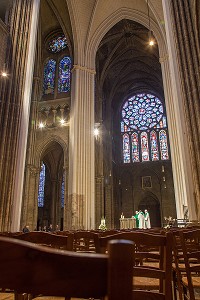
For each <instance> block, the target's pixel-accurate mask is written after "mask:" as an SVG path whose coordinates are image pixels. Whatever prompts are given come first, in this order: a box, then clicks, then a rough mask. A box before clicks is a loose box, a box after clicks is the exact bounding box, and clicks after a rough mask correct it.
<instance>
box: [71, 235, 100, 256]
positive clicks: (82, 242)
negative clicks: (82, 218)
mask: <svg viewBox="0 0 200 300" xmlns="http://www.w3.org/2000/svg"><path fill="white" fill-rule="evenodd" d="M98 241H99V234H98V233H95V232H91V231H76V232H74V251H76V252H99V248H98V245H99V242H98Z"/></svg>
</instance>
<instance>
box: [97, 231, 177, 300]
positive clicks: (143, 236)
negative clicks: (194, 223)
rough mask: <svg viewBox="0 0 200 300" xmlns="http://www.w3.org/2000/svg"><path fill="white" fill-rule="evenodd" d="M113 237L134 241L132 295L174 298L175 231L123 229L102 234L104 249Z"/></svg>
mask: <svg viewBox="0 0 200 300" xmlns="http://www.w3.org/2000/svg"><path fill="white" fill-rule="evenodd" d="M112 239H126V240H130V241H133V242H134V245H135V247H134V253H133V254H132V255H134V266H133V299H137V300H140V299H162V300H171V299H172V234H171V233H167V234H165V235H164V234H160V235H159V234H149V233H146V232H137V231H133V232H123V233H119V234H115V235H112V236H107V237H100V238H99V247H100V250H101V253H103V252H106V249H107V245H108V242H109V241H110V240H112Z"/></svg>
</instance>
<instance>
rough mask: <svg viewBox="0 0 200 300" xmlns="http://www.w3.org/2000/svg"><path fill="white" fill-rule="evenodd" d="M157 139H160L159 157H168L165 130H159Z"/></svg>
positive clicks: (165, 158)
mask: <svg viewBox="0 0 200 300" xmlns="http://www.w3.org/2000/svg"><path fill="white" fill-rule="evenodd" d="M159 141H160V153H161V159H162V160H167V159H169V151H168V143H167V133H166V131H165V130H161V131H160V132H159Z"/></svg>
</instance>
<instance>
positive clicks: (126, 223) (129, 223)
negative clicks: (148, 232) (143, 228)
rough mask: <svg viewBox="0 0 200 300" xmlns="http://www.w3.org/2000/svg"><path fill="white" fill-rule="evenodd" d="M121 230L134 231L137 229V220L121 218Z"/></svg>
mask: <svg viewBox="0 0 200 300" xmlns="http://www.w3.org/2000/svg"><path fill="white" fill-rule="evenodd" d="M119 222H120V229H132V228H136V219H135V218H120V219H119Z"/></svg>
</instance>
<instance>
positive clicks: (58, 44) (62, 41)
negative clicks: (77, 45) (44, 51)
mask: <svg viewBox="0 0 200 300" xmlns="http://www.w3.org/2000/svg"><path fill="white" fill-rule="evenodd" d="M66 47H67V39H66V37H65V36H64V35H62V36H58V37H56V38H55V39H53V40H51V41H50V42H49V46H48V50H49V51H51V52H53V53H58V52H60V51H61V50H63V49H65V48H66Z"/></svg>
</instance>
